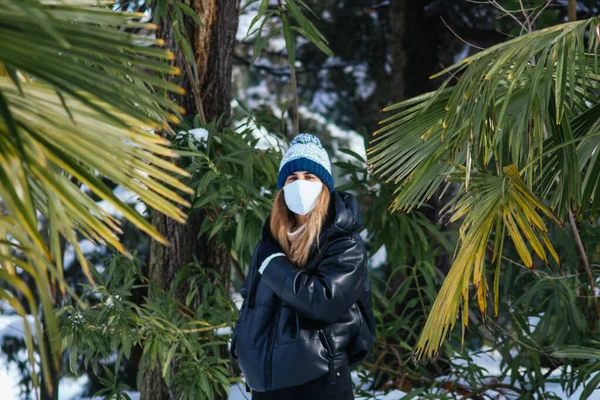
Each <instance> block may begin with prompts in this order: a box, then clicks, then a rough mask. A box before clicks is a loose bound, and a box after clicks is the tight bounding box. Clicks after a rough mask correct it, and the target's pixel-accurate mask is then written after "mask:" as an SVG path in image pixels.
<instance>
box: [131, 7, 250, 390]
mask: <svg viewBox="0 0 600 400" xmlns="http://www.w3.org/2000/svg"><path fill="white" fill-rule="evenodd" d="M192 5H193V8H194V10H195V11H196V12H197V14H198V15H199V16H200V18H201V19H202V21H203V23H204V25H203V26H197V25H196V24H194V23H192V22H191V21H189V20H188V22H187V24H186V29H187V32H188V35H189V37H190V38H193V39H192V40H191V41H192V43H191V45H192V48H193V49H194V57H195V60H194V61H195V65H194V66H191V65H189V64H187V65H186V61H185V59H184V56H183V54H182V52H181V51H180V50H179V49H178V46H177V43H176V41H175V37H174V34H173V27H172V25H171V23H170V22H169V21H163V22H162V23H161V24H160V25H159V29H158V33H157V35H158V36H159V37H160V38H162V39H164V40H165V43H166V47H167V48H169V49H170V50H171V51H173V52H174V53H175V60H174V65H176V66H178V67H180V68H181V70H182V71H183V73H182V76H179V77H178V79H180V80H178V81H177V83H178V84H179V85H180V86H182V87H183V88H184V89H185V90H186V95H184V96H175V100H176V101H177V103H178V104H180V105H181V106H182V107H184V108H185V111H186V114H187V115H195V114H202V115H203V117H204V119H205V121H207V122H212V121H215V122H218V125H219V126H220V127H223V125H224V122H225V121H226V120H227V118H228V117H229V115H230V112H231V110H230V100H231V69H232V56H233V50H234V45H235V33H236V30H237V24H238V12H239V0H194V1H193V2H192ZM190 73H191V74H190ZM194 94H199V95H200V101H198V99H197V98H195V97H194ZM190 212H191V211H190ZM203 218H204V215H203V214H202V213H201V212H198V211H196V212H191V214H190V216H189V219H188V223H187V224H185V225H181V224H179V223H177V222H175V221H173V220H171V219H169V218H167V217H165V216H164V215H162V214H160V213H157V212H152V224H153V225H154V226H155V227H156V228H157V229H158V231H159V232H160V233H161V234H163V235H164V236H165V237H166V238H167V239H168V240H169V243H170V244H169V246H168V247H165V246H163V245H161V244H159V243H156V242H154V241H153V242H152V246H151V250H150V262H149V279H150V280H151V281H152V282H153V283H155V284H156V285H158V286H159V287H160V288H161V289H163V290H169V289H170V288H171V286H172V284H173V281H174V279H175V276H176V275H177V273H178V272H179V270H180V268H181V266H183V265H185V264H187V263H189V262H192V261H194V258H196V259H197V260H198V262H199V263H200V264H201V265H206V266H210V267H212V268H215V269H217V270H218V271H219V273H220V274H219V275H220V277H221V279H222V282H223V283H224V284H225V285H226V286H227V285H228V283H229V275H230V265H231V263H230V258H229V255H228V252H227V249H226V248H224V247H223V246H218V245H217V243H216V242H215V240H214V239H212V240H208V238H207V237H204V236H200V237H198V235H197V232H198V230H199V227H200V225H201V224H202V221H203ZM187 292H188V291H187V290H179V291H178V292H177V293H178V294H179V295H180V296H181V297H180V298H179V299H177V300H179V301H183V299H184V297H185V295H186V293H187ZM199 296H200V295H199ZM221 351H222V353H223V354H222V356H223V357H227V349H226V348H223V349H222V350H221ZM140 392H141V399H142V400H168V399H171V398H172V393H170V392H169V390H168V388H167V387H166V385H165V383H164V380H163V378H162V376H161V368H160V365H156V366H155V368H153V369H151V368H146V370H145V371H144V376H143V380H142V386H141V388H140Z"/></svg>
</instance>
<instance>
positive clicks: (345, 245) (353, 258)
mask: <svg viewBox="0 0 600 400" xmlns="http://www.w3.org/2000/svg"><path fill="white" fill-rule="evenodd" d="M366 278H367V252H366V248H365V245H364V243H363V241H362V239H361V237H360V236H359V235H358V234H352V236H345V237H341V238H337V239H334V240H333V241H332V242H331V244H330V245H329V247H328V248H327V249H326V254H325V255H324V257H323V258H322V259H321V261H320V262H319V264H318V265H317V266H316V267H315V269H311V271H306V270H303V269H301V270H299V269H297V268H295V267H294V265H293V263H292V262H291V261H290V260H289V259H288V258H287V257H276V258H274V259H272V260H271V262H270V263H269V267H268V268H266V269H265V270H264V272H263V276H262V281H263V282H264V283H265V284H266V285H267V286H269V287H270V288H271V290H273V292H275V294H276V295H277V296H279V297H280V298H281V299H282V300H283V301H285V302H286V303H288V304H289V305H290V306H291V307H293V308H294V309H296V311H297V312H298V313H299V314H301V315H302V316H304V317H307V318H310V319H314V320H319V321H324V322H326V323H333V322H336V321H338V320H339V318H340V317H341V316H342V315H343V314H344V312H346V310H347V309H348V308H349V307H350V306H351V305H352V304H354V303H355V302H356V300H358V298H359V297H360V295H361V293H362V292H363V291H364V287H365V280H366Z"/></svg>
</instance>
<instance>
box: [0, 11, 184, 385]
mask: <svg viewBox="0 0 600 400" xmlns="http://www.w3.org/2000/svg"><path fill="white" fill-rule="evenodd" d="M111 4H112V1H97V0H93V1H92V0H66V1H53V0H31V1H21V0H0V200H1V202H2V203H1V204H0V206H2V208H0V209H2V210H3V212H2V214H4V215H2V216H0V264H1V265H2V270H1V271H0V272H1V274H0V280H2V281H3V282H6V283H7V287H8V288H9V289H7V290H2V291H0V298H3V299H6V300H7V301H9V302H10V304H11V305H12V306H13V307H14V308H15V310H16V311H17V312H18V313H19V314H21V315H22V316H25V308H24V307H23V305H22V304H21V303H20V302H19V300H18V299H19V298H24V299H25V300H26V301H27V302H28V306H29V310H30V312H31V313H32V314H33V315H34V318H35V325H36V330H37V332H38V337H41V335H42V330H41V323H40V321H39V319H38V315H37V312H36V310H37V305H36V303H35V302H34V301H33V297H32V288H29V287H27V286H26V285H25V283H24V281H22V280H20V278H19V277H18V275H17V274H16V267H19V268H20V269H22V270H23V271H24V273H26V274H28V275H30V276H31V277H32V282H34V283H35V290H36V292H37V293H38V295H39V298H40V302H41V305H42V312H43V315H44V318H45V325H46V326H45V328H46V330H47V332H48V335H49V337H50V342H49V343H50V347H51V348H50V349H45V348H44V341H43V340H38V341H37V342H38V345H39V346H40V347H39V350H40V353H41V361H42V373H43V374H48V373H49V368H48V357H47V356H48V354H47V352H50V353H51V354H52V355H53V356H54V357H53V361H54V363H55V364H56V363H57V362H58V359H59V358H58V356H59V355H60V353H61V349H60V341H59V340H58V335H57V333H58V331H57V325H56V318H55V316H54V311H53V306H54V305H53V301H52V297H53V294H52V292H51V283H52V282H55V283H57V284H58V288H59V289H60V291H61V292H62V293H63V294H65V293H66V292H69V293H71V290H70V288H69V287H67V286H66V285H65V282H64V281H63V278H62V252H61V246H60V237H61V236H62V237H63V238H64V239H65V240H66V241H67V242H68V243H70V244H71V245H72V246H73V248H74V249H75V253H76V255H77V257H78V260H79V262H80V264H81V266H82V268H83V270H84V272H85V273H86V275H87V276H88V278H89V279H90V281H92V282H93V280H92V277H91V274H90V272H89V268H88V264H87V262H86V259H85V257H84V255H83V253H82V251H81V249H80V248H79V245H78V241H79V238H78V235H82V236H84V237H86V238H88V239H90V240H91V241H94V242H96V243H100V244H103V245H111V246H113V247H114V248H115V249H117V250H118V251H120V252H123V253H126V249H125V248H124V247H123V246H122V244H121V243H120V240H119V236H118V234H119V233H120V232H121V231H120V228H119V224H120V223H119V220H118V219H116V218H115V217H113V216H112V215H110V214H108V213H107V212H106V211H104V209H103V208H102V207H100V206H99V205H98V203H96V201H94V200H93V199H92V198H91V197H90V196H89V195H87V194H85V193H84V191H82V190H81V188H80V186H81V185H85V186H86V187H87V188H89V190H91V191H92V192H93V193H94V194H95V195H97V196H98V197H99V198H100V199H102V200H104V201H106V202H107V203H109V204H110V205H112V206H113V207H114V208H115V209H116V210H118V211H119V212H120V213H121V214H122V215H123V217H124V218H126V219H128V220H129V221H131V222H132V223H133V224H135V225H136V226H137V227H138V228H140V229H142V230H143V231H145V232H146V233H148V234H149V235H150V236H151V237H152V238H153V239H155V240H157V241H159V242H161V243H163V244H166V243H167V241H166V239H165V238H163V237H161V236H160V234H159V233H158V232H157V231H156V230H155V229H154V228H153V227H152V225H151V224H150V223H149V222H148V221H147V220H146V219H145V218H144V217H143V216H142V215H140V214H139V213H137V212H136V211H135V210H134V209H133V208H132V207H131V206H129V205H127V204H125V203H124V202H123V201H121V200H120V199H119V198H117V197H116V196H115V195H114V194H113V192H112V191H111V190H110V189H109V187H108V186H107V185H106V184H105V183H104V179H108V180H110V181H112V182H113V183H115V184H117V185H120V186H122V187H123V188H125V189H127V190H129V191H130V192H131V193H133V194H134V195H136V196H137V197H138V198H139V199H140V200H141V201H143V202H144V203H146V204H147V205H148V206H149V207H152V208H154V209H156V210H158V211H160V212H162V213H164V214H165V215H167V216H169V217H170V218H173V219H175V220H177V221H179V222H182V223H183V222H185V220H186V215H185V213H184V212H183V211H182V207H188V206H189V203H188V201H187V200H185V199H184V198H183V197H182V195H181V194H180V193H192V191H191V190H190V189H189V188H187V187H186V186H185V185H183V184H182V183H180V182H179V180H178V179H177V178H176V177H175V175H183V176H188V174H187V172H185V171H184V170H182V169H180V168H178V167H176V166H175V165H174V164H172V163H171V162H169V161H167V160H168V159H169V158H173V157H175V156H176V155H175V153H174V152H173V151H172V150H170V149H169V148H168V147H167V146H168V145H169V142H168V141H167V140H165V139H164V138H162V137H161V136H159V135H157V134H155V133H153V130H154V129H160V128H161V127H166V126H167V125H168V122H169V121H170V122H178V118H177V115H178V114H179V113H180V112H181V109H180V107H179V106H177V105H176V104H175V103H173V102H172V101H171V100H169V96H168V93H169V92H178V93H181V92H182V90H181V89H180V88H179V87H178V86H176V85H174V84H171V83H168V82H167V81H165V80H163V79H162V78H161V76H160V75H161V74H165V73H171V74H177V73H179V71H178V70H177V69H176V68H173V67H171V66H170V65H169V64H168V63H167V62H166V61H167V60H170V59H172V58H173V54H172V53H170V52H167V51H164V50H162V49H160V48H159V47H157V46H161V45H162V42H161V41H160V40H156V39H153V38H149V37H144V36H141V35H135V34H131V33H128V32H127V30H126V29H123V28H145V29H147V30H153V29H155V28H156V26H154V25H152V24H146V23H141V22H139V19H140V18H141V15H138V14H129V13H118V12H114V11H112V10H111V9H110V8H108V7H106V6H109V5H111ZM37 213H41V214H42V215H44V216H45V217H46V218H47V219H48V226H49V232H48V235H47V237H48V239H45V238H44V237H45V236H44V235H42V234H41V232H39V230H38V217H37ZM71 294H73V293H71ZM26 329H27V330H29V326H28V325H27V323H26ZM26 336H27V344H28V350H29V352H30V362H31V363H32V364H33V360H34V358H33V356H32V352H33V349H34V347H33V342H32V340H31V334H30V333H29V332H28V334H27V335H26ZM32 367H33V365H32ZM32 370H34V368H32ZM36 378H37V377H36ZM34 380H35V384H36V385H37V379H34ZM50 381H51V380H50V379H48V380H47V382H50ZM48 390H51V388H50V387H48Z"/></svg>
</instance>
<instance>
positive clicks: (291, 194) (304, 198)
mask: <svg viewBox="0 0 600 400" xmlns="http://www.w3.org/2000/svg"><path fill="white" fill-rule="evenodd" d="M321 190H323V183H322V182H309V181H306V180H299V181H294V182H292V183H288V184H287V185H285V186H284V187H283V197H284V198H285V204H287V206H288V208H289V209H290V210H292V212H294V213H296V214H299V215H306V214H308V213H309V212H310V211H311V210H312V209H313V208H314V207H315V204H316V203H317V198H318V197H319V195H320V194H321Z"/></svg>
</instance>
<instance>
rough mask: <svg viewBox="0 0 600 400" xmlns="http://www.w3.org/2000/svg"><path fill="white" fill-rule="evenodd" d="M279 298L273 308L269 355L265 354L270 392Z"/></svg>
mask: <svg viewBox="0 0 600 400" xmlns="http://www.w3.org/2000/svg"><path fill="white" fill-rule="evenodd" d="M279 302H280V300H279V298H277V297H275V303H276V304H277V306H276V307H274V310H275V312H276V314H275V324H274V326H273V327H272V331H271V340H270V344H269V353H268V354H267V390H271V384H272V381H273V376H272V375H273V374H272V369H273V347H275V332H276V331H277V325H278V322H279Z"/></svg>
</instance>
